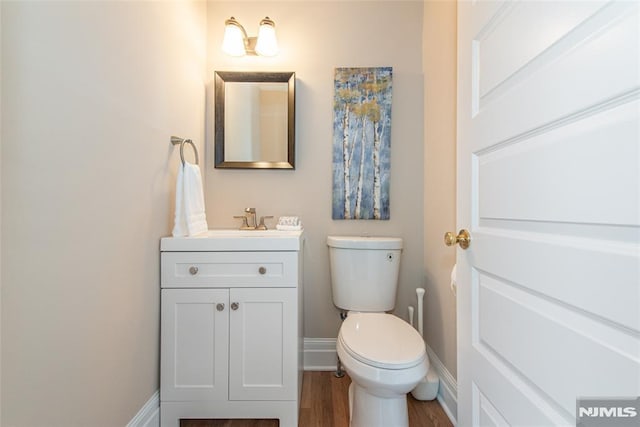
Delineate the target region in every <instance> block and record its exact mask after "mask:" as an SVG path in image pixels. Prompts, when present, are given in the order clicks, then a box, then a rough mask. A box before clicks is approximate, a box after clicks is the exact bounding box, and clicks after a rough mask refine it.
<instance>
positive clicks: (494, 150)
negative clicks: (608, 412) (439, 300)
mask: <svg viewBox="0 0 640 427" xmlns="http://www.w3.org/2000/svg"><path fill="white" fill-rule="evenodd" d="M639 9H640V2H637V1H619V2H618V1H606V2H598V1H585V2H580V1H568V2H560V1H553V2H550V1H517V2H488V1H474V2H470V1H461V2H459V6H458V80H459V85H458V225H459V228H466V229H468V230H469V232H470V234H471V245H470V247H469V248H468V249H467V250H463V249H461V248H458V249H457V251H458V253H457V255H458V256H457V259H458V269H459V271H458V279H459V284H458V351H459V359H458V425H460V426H465V427H466V426H478V425H512V426H525V425H527V426H555V425H571V426H575V425H576V399H578V398H599V397H633V396H638V395H640V249H639V245H640V244H639V242H640V175H639V164H640V131H639V129H640V119H639V116H640V66H639V56H640V43H639V40H640V11H639Z"/></svg>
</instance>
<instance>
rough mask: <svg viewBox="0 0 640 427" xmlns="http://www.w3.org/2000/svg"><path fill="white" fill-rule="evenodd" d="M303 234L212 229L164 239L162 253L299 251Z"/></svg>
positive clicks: (161, 245)
mask: <svg viewBox="0 0 640 427" xmlns="http://www.w3.org/2000/svg"><path fill="white" fill-rule="evenodd" d="M302 241H303V233H302V231H279V230H237V229H223V228H220V229H213V230H209V231H208V232H207V234H202V235H200V236H194V237H164V238H162V239H161V240H160V250H161V251H163V252H196V251H293V250H295V251H297V250H300V248H301V246H302Z"/></svg>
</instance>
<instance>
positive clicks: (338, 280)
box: [327, 236, 402, 312]
mask: <svg viewBox="0 0 640 427" xmlns="http://www.w3.org/2000/svg"><path fill="white" fill-rule="evenodd" d="M327 245H328V246H329V263H330V268H331V290H332V293H333V303H334V305H335V306H336V307H338V308H341V309H343V310H352V311H365V312H367V311H368V312H383V311H389V310H392V309H393V307H394V306H395V304H396V291H397V289H398V273H399V271H400V254H401V253H402V239H401V238H399V237H356V236H328V237H327Z"/></svg>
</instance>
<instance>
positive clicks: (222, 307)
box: [216, 303, 224, 311]
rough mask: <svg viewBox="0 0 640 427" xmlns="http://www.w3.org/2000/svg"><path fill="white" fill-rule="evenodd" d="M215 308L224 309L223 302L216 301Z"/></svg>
mask: <svg viewBox="0 0 640 427" xmlns="http://www.w3.org/2000/svg"><path fill="white" fill-rule="evenodd" d="M216 310H218V311H222V310H224V304H223V303H218V305H216Z"/></svg>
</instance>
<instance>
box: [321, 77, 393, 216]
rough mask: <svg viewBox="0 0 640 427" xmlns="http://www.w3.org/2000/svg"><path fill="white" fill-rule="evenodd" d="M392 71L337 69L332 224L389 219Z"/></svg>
mask: <svg viewBox="0 0 640 427" xmlns="http://www.w3.org/2000/svg"><path fill="white" fill-rule="evenodd" d="M391 77H392V68H391V67H372V68H336V70H335V78H334V90H335V95H334V104H333V206H332V210H333V213H332V217H333V219H389V168H390V158H389V156H390V154H391V153H390V152H391V89H392V87H391Z"/></svg>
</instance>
